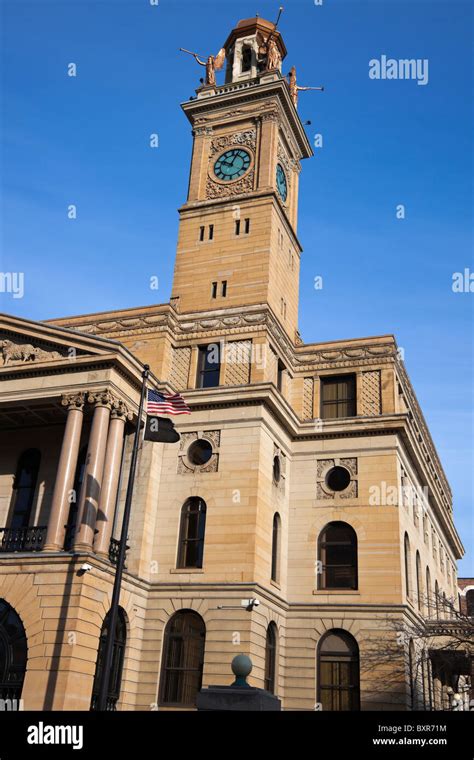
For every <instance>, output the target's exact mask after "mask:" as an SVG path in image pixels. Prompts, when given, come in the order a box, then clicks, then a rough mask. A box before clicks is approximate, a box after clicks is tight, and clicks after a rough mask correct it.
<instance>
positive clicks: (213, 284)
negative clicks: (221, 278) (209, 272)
mask: <svg viewBox="0 0 474 760" xmlns="http://www.w3.org/2000/svg"><path fill="white" fill-rule="evenodd" d="M211 297H212V298H217V282H213V283H212V289H211Z"/></svg>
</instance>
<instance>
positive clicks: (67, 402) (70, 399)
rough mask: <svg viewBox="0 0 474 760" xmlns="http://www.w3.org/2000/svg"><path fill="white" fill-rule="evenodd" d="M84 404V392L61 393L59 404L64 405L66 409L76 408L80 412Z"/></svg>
mask: <svg viewBox="0 0 474 760" xmlns="http://www.w3.org/2000/svg"><path fill="white" fill-rule="evenodd" d="M84 404H85V393H83V392H82V391H79V392H77V393H63V394H62V395H61V406H66V407H67V409H68V411H69V410H70V409H78V410H79V411H80V412H82V410H83V408H84Z"/></svg>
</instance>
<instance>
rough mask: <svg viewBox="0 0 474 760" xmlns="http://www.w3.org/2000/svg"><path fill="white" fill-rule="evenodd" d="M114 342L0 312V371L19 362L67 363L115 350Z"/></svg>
mask: <svg viewBox="0 0 474 760" xmlns="http://www.w3.org/2000/svg"><path fill="white" fill-rule="evenodd" d="M118 348H119V346H117V344H116V342H113V341H108V340H106V339H103V338H101V339H97V338H93V337H91V336H89V335H84V334H81V333H79V332H77V333H76V332H74V331H73V330H69V329H65V328H58V327H53V326H51V325H46V324H44V323H43V322H33V321H31V320H25V319H21V318H17V317H12V316H9V315H1V314H0V370H1V369H3V368H8V367H14V366H19V365H34V366H36V365H44V364H51V363H54V362H56V363H57V362H70V361H74V360H75V359H77V358H80V357H87V356H91V357H94V356H100V355H103V354H109V353H111V352H114V351H117V349H118Z"/></svg>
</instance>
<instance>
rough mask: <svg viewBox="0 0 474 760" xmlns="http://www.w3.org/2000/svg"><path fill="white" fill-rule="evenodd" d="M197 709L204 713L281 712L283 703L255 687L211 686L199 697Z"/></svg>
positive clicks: (202, 690) (200, 693) (202, 691)
mask: <svg viewBox="0 0 474 760" xmlns="http://www.w3.org/2000/svg"><path fill="white" fill-rule="evenodd" d="M196 707H197V709H198V710H202V711H206V710H207V711H209V710H212V711H216V712H217V711H222V710H224V711H234V710H235V711H242V710H252V711H254V712H270V711H272V712H275V711H278V710H281V702H280V700H279V699H278V697H275V695H274V694H270V692H269V691H265V689H257V688H254V687H253V686H247V687H246V688H236V687H235V686H209V687H208V688H207V689H201V691H200V692H199V694H198V695H197V700H196Z"/></svg>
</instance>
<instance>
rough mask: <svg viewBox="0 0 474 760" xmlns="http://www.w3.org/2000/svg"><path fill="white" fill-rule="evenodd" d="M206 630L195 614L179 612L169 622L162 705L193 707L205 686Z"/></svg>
mask: <svg viewBox="0 0 474 760" xmlns="http://www.w3.org/2000/svg"><path fill="white" fill-rule="evenodd" d="M205 640H206V626H205V623H204V620H203V619H202V617H201V616H200V615H198V613H197V612H194V611H193V610H181V611H180V612H176V613H175V614H174V615H173V617H172V618H170V620H169V621H168V624H167V626H166V629H165V640H164V645H163V661H162V666H161V679H160V705H163V706H170V707H171V706H176V707H194V705H195V704H196V696H197V693H198V692H199V690H200V688H201V684H202V670H203V665H204V646H205Z"/></svg>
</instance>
